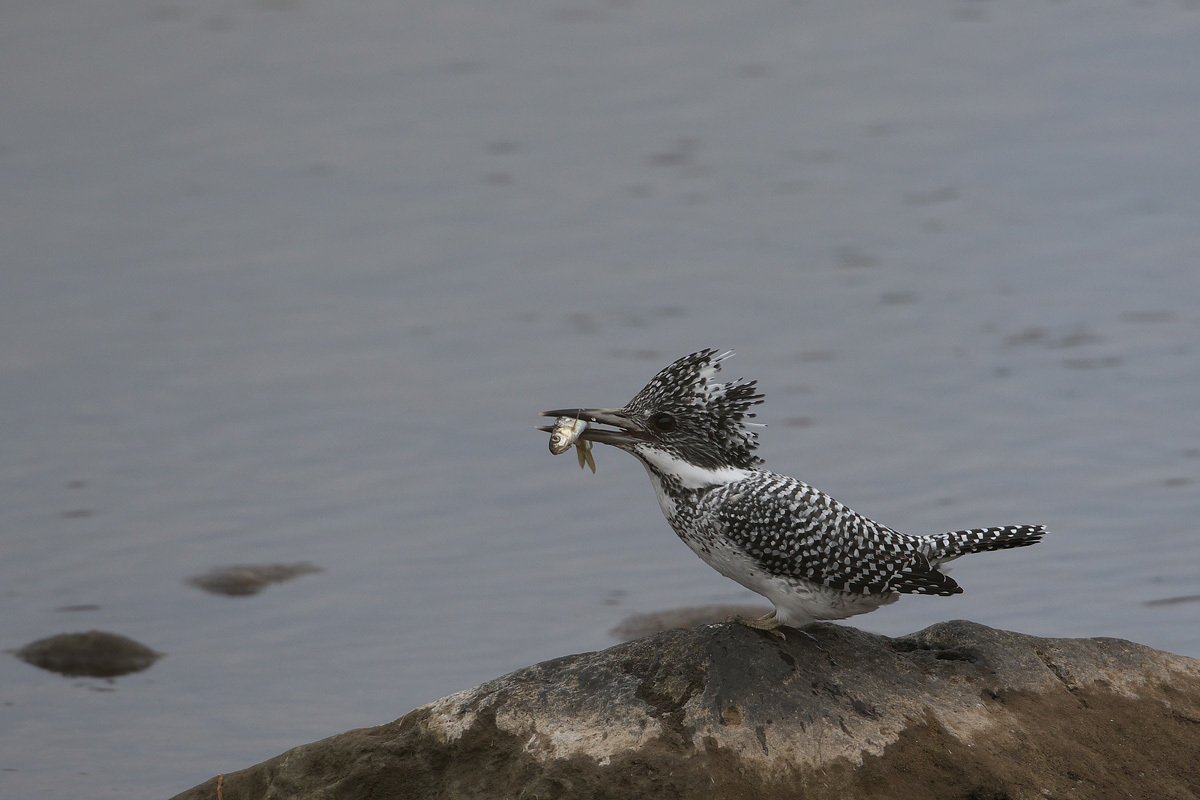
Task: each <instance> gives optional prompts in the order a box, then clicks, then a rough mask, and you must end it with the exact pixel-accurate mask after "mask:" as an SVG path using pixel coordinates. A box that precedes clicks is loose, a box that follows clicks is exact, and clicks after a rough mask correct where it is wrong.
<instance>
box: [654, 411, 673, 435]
mask: <svg viewBox="0 0 1200 800" xmlns="http://www.w3.org/2000/svg"><path fill="white" fill-rule="evenodd" d="M650 424H651V425H653V426H654V427H655V428H657V429H658V430H660V431H663V432H664V433H668V432H670V431H673V430H675V418H674V417H672V416H671V415H670V414H655V415H654V416H653V417H651V418H650Z"/></svg>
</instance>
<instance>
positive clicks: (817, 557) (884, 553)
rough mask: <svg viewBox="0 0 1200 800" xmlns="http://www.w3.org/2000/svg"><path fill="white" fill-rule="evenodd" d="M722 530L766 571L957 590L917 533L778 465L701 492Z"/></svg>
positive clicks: (876, 589) (835, 582)
mask: <svg viewBox="0 0 1200 800" xmlns="http://www.w3.org/2000/svg"><path fill="white" fill-rule="evenodd" d="M703 504H704V505H705V506H707V507H708V512H709V514H710V515H711V517H710V518H711V519H712V520H713V524H714V525H716V526H717V527H718V528H720V533H721V534H722V535H723V536H724V537H726V538H727V539H728V540H729V541H730V542H732V543H733V544H734V545H735V546H737V547H738V548H739V549H740V550H742V552H744V553H745V554H746V555H747V556H749V557H750V558H751V559H753V560H754V561H755V562H757V563H758V564H759V566H761V567H762V568H763V569H764V570H765V571H767V572H769V573H770V574H773V575H784V576H789V577H796V578H804V579H807V580H810V581H812V582H814V583H819V584H822V585H825V586H828V587H830V588H832V589H837V590H839V591H844V592H853V593H856V594H880V593H883V592H903V593H918V594H957V593H959V592H961V591H962V590H961V589H959V588H958V584H956V583H955V582H954V580H953V579H951V578H950V577H948V576H946V575H943V574H942V573H941V572H938V571H937V569H936V568H935V567H934V566H932V565H931V564H930V562H929V559H928V558H927V557H926V556H925V554H924V553H922V552H921V550H920V549H919V547H918V545H919V540H918V539H917V538H916V537H913V536H906V535H905V534H902V533H898V532H896V531H894V530H892V529H891V528H887V527H885V526H883V525H879V524H878V523H876V522H873V521H872V520H869V519H867V518H866V517H864V516H862V515H861V514H858V513H856V512H854V511H852V510H851V509H850V508H847V507H846V506H845V505H843V504H841V503H839V502H838V501H837V500H834V499H833V498H832V497H830V496H829V495H827V494H825V493H824V492H821V491H819V490H817V489H815V488H813V487H811V486H809V485H808V484H806V483H803V482H801V481H798V480H796V479H795V478H789V477H787V476H785V475H776V474H774V473H769V472H762V473H757V474H756V475H754V476H753V477H751V478H748V479H746V480H743V481H738V482H736V483H731V484H727V485H725V486H721V487H718V488H716V489H714V490H712V491H711V492H709V493H708V495H707V496H706V497H705V498H704V501H703Z"/></svg>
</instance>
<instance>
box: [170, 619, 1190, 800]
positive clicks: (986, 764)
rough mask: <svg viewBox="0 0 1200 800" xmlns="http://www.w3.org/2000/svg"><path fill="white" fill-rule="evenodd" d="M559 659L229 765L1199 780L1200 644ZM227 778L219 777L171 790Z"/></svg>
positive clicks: (325, 783)
mask: <svg viewBox="0 0 1200 800" xmlns="http://www.w3.org/2000/svg"><path fill="white" fill-rule="evenodd" d="M808 630H809V631H810V632H811V633H812V634H813V637H814V638H815V641H814V639H810V638H808V637H806V636H804V635H803V634H798V633H794V632H793V633H790V634H789V636H788V639H787V641H779V640H777V639H774V638H772V637H770V636H766V635H764V634H762V633H759V632H756V631H752V630H749V629H747V628H745V627H744V626H741V625H737V624H722V625H711V626H705V627H700V628H693V629H687V630H673V631H667V632H664V633H660V634H657V635H655V636H651V637H648V638H645V639H639V640H637V641H633V642H627V643H625V644H621V645H617V646H616V647H612V648H609V649H608V650H604V651H600V652H595V653H583V654H580V655H573V656H566V657H564V658H559V659H555V660H553V661H547V662H544V663H542V664H537V665H534V666H532V667H528V668H526V669H522V670H519V671H517V672H514V673H512V674H510V675H506V676H504V677H502V678H498V679H496V680H493V681H489V682H488V683H485V684H482V685H481V686H478V687H476V688H474V689H469V690H467V691H463V692H459V693H457V694H453V695H450V696H448V697H445V698H443V699H441V700H439V701H437V702H435V703H431V704H430V705H427V706H422V707H421V708H418V709H416V710H414V711H412V712H411V713H409V714H407V715H405V716H404V717H402V718H400V719H399V720H397V721H395V722H393V723H390V724H388V725H383V726H380V727H378V728H368V729H362V730H356V731H350V732H348V733H344V734H341V735H339V736H334V737H332V738H330V739H326V740H324V741H320V742H316V743H314V744H309V745H304V746H302V747H297V748H295V749H294V750H291V751H289V752H287V753H284V754H283V755H280V756H277V757H275V758H273V759H270V760H269V761H266V762H263V763H262V764H259V765H257V766H254V767H251V768H249V769H246V770H242V771H241V772H236V773H232V774H228V775H224V776H221V784H222V786H221V794H222V797H223V798H224V800H243V799H245V798H298V799H299V798H323V799H326V800H332V799H333V798H364V797H371V798H505V797H522V798H556V797H570V798H600V797H603V798H632V797H670V798H675V797H679V798H682V797H703V798H735V797H736V798H746V797H752V798H839V799H842V798H880V799H882V798H897V800H900V799H901V798H974V799H975V800H1001V799H1002V798H1012V799H1013V800H1016V799H1017V798H1039V799H1040V798H1047V797H1049V798H1109V797H1154V798H1194V797H1198V796H1200V661H1195V660H1192V659H1189V658H1184V657H1182V656H1176V655H1171V654H1169V653H1164V652H1161V651H1158V650H1153V649H1151V648H1148V647H1144V646H1142V645H1137V644H1133V643H1131V642H1127V641H1123V640H1120V639H1040V638H1036V637H1033V636H1026V635H1023V634H1018V633H1010V632H1007V631H999V630H994V629H991V628H987V627H985V626H982V625H977V624H974V623H970V622H961V621H959V622H948V623H942V624H939V625H934V626H933V627H931V628H927V629H926V630H923V631H920V632H918V633H915V634H911V635H909V636H904V637H901V638H897V639H889V638H887V637H884V636H877V635H873V634H869V633H864V632H862V631H859V630H857V629H855V628H850V627H842V626H837V625H817V626H812V627H811V628H809V629H808ZM215 797H217V779H216V778H214V779H212V780H210V781H208V782H206V783H204V784H202V785H200V786H197V787H196V788H194V789H191V790H190V791H187V792H184V793H183V794H181V795H179V796H178V798H177V800H199V798H205V800H211V798H215Z"/></svg>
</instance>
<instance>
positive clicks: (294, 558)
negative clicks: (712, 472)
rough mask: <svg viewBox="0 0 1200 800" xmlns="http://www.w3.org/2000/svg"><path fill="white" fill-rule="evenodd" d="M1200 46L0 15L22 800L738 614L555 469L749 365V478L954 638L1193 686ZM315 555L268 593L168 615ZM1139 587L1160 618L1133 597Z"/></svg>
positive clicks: (1023, 11)
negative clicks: (644, 619)
mask: <svg viewBox="0 0 1200 800" xmlns="http://www.w3.org/2000/svg"><path fill="white" fill-rule="evenodd" d="M1197 75H1200V11H1198V7H1197V4H1196V3H1195V2H1186V1H1183V2H1131V1H1130V0H1124V1H1123V2H1103V1H1102V2H1089V3H1083V2H1076V0H1067V1H1066V2H1051V1H1049V0H1036V1H1034V0H1017V1H1016V2H1010V3H991V2H985V1H983V0H904V2H882V1H881V0H861V1H860V0H852V1H851V2H845V3H830V4H818V3H803V2H785V1H784V0H754V1H753V2H748V3H737V4H730V3H726V2H716V1H715V0H713V1H708V0H687V1H686V2H684V1H683V0H665V1H664V2H656V3H647V2H635V1H632V0H607V1H604V2H601V1H596V2H593V1H591V0H512V2H506V3H494V2H487V1H486V0H454V2H447V3H404V2H379V1H378V0H374V1H372V0H347V1H346V2H341V3H336V4H320V3H312V2H307V0H218V2H209V3H201V2H196V1H195V0H111V2H106V3H85V2H79V0H61V1H60V2H52V3H46V2H28V1H26V2H11V3H7V4H5V6H4V8H3V9H2V10H0V93H2V108H3V113H2V114H0V237H2V241H3V251H2V255H0V419H2V432H0V515H2V517H0V619H2V620H3V622H2V624H0V649H10V650H11V649H15V648H18V647H20V646H21V645H23V644H25V643H27V642H29V641H31V640H34V639H38V638H41V637H45V636H49V635H52V634H56V633H61V632H66V631H74V630H89V629H93V628H98V629H103V630H111V631H114V632H116V633H120V634H124V635H127V636H131V637H134V638H135V639H137V640H139V641H142V642H144V643H146V644H147V645H149V646H150V647H152V648H154V649H156V650H159V651H162V652H165V653H167V656H166V657H165V658H164V659H162V660H161V661H159V662H158V663H157V664H155V665H154V666H153V667H152V668H151V669H149V670H148V671H145V672H142V673H137V674H135V675H130V676H127V677H124V678H118V679H116V680H115V681H112V682H106V681H102V680H93V679H80V678H73V679H68V678H63V677H60V676H57V675H54V674H51V673H47V672H42V671H39V670H37V669H34V668H33V667H31V666H29V665H27V664H25V663H22V662H21V661H18V660H17V659H15V658H11V657H7V658H4V659H0V702H2V705H0V795H3V796H7V797H17V796H38V797H43V798H56V797H62V798H67V797H72V798H73V797H93V798H107V797H113V798H116V797H127V796H146V797H149V796H166V795H170V794H174V793H175V792H177V791H181V790H183V789H185V788H188V787H189V786H192V785H194V784H196V783H198V782H200V781H202V780H204V779H206V778H208V777H210V776H212V775H214V774H216V773H218V772H228V771H233V770H236V769H239V768H242V767H245V766H248V765H250V764H252V763H255V762H257V761H260V760H262V759H265V758H267V757H270V756H273V755H275V754H277V753H279V752H282V751H283V750H285V749H287V748H289V747H292V746H295V745H298V744H302V743H305V742H309V741H312V740H315V739H319V738H322V737H325V736H329V735H332V734H335V733H338V732H340V731H343V730H346V729H349V728H354V727H363V726H370V725H377V724H381V723H384V722H387V721H390V720H392V719H394V718H396V717H399V716H400V715H402V714H403V713H405V712H407V711H408V710H410V709H411V708H413V707H415V706H417V705H419V704H422V703H425V702H428V701H431V700H433V699H436V698H438V697H440V696H442V695H445V694H447V693H449V692H452V691H456V690H458V689H463V688H466V687H469V686H472V685H475V684H477V683H479V682H482V681H484V680H486V679H489V678H491V677H495V676H497V675H500V674H502V673H504V672H507V671H510V670H513V669H516V668H519V667H522V666H525V665H527V664H530V663H533V662H536V661H540V660H544V659H547V658H551V657H554V656H559V655H563V654H566V653H571V652H578V651H583V650H591V649H597V648H602V647H606V646H609V645H610V644H612V643H613V642H614V639H613V638H612V636H611V635H610V634H609V631H610V629H612V628H613V627H614V626H615V625H617V624H618V623H619V622H620V621H621V620H622V619H624V618H625V617H627V616H629V615H631V614H635V613H642V612H652V611H660V610H663V609H669V608H675V607H679V606H689V605H703V604H708V603H726V602H728V603H745V602H752V601H753V600H754V599H755V598H754V596H753V595H751V594H749V593H748V592H745V591H743V590H741V589H740V588H739V587H738V586H736V585H735V584H733V583H731V582H729V581H727V580H725V579H723V578H721V577H720V576H719V575H717V574H716V573H715V572H712V571H711V570H709V569H708V568H707V567H706V566H704V565H703V564H702V563H701V562H700V561H699V560H698V559H696V558H695V557H694V556H693V555H692V554H691V553H690V552H688V551H687V549H686V548H684V547H683V546H682V545H681V544H680V543H679V542H678V541H677V540H676V539H675V537H674V535H673V534H672V533H671V531H670V529H669V528H668V527H667V525H666V523H665V521H664V520H663V519H662V517H661V514H660V512H659V510H658V508H657V504H656V503H655V501H654V498H653V493H652V491H651V489H650V486H649V482H648V481H647V480H646V477H645V474H644V473H643V471H642V469H641V468H640V466H638V465H637V463H636V462H634V461H633V460H632V459H630V458H629V457H628V456H625V455H624V454H622V453H619V452H617V451H614V450H611V449H608V450H606V449H597V451H596V460H597V464H598V467H599V472H598V474H596V475H595V476H593V475H591V474H590V473H583V472H580V470H579V469H578V468H577V465H576V463H575V459H574V458H573V457H565V458H553V457H551V456H550V455H549V453H548V452H547V449H546V436H545V435H544V434H541V433H538V432H536V431H535V430H534V426H535V425H537V424H540V423H541V420H539V419H538V418H537V417H536V414H537V412H538V411H541V410H543V409H546V408H557V407H561V406H570V405H580V404H582V405H618V404H621V403H624V402H625V401H626V400H628V399H629V397H631V396H632V395H633V394H634V392H635V391H637V389H638V388H640V387H641V386H642V384H643V383H644V382H645V381H646V380H647V379H648V378H649V377H650V376H651V375H653V374H654V373H655V372H656V371H657V370H658V369H660V368H661V367H663V366H665V365H666V364H667V363H669V362H670V361H671V360H673V359H674V358H676V357H678V356H680V355H683V354H685V353H688V352H691V351H693V350H697V349H700V348H703V347H721V348H725V347H732V348H736V349H737V350H738V352H739V354H738V356H737V357H736V358H734V359H733V360H732V361H730V362H728V367H727V374H728V375H729V377H737V376H738V375H742V376H745V377H747V378H757V379H758V380H759V381H760V386H761V388H762V389H763V390H764V391H765V392H766V395H767V403H766V405H764V406H763V407H762V408H761V413H760V421H763V422H766V423H767V424H768V425H769V426H770V427H768V428H767V429H766V430H765V431H763V433H762V441H763V445H762V454H763V455H764V457H765V458H766V459H767V463H768V466H770V467H772V468H773V469H776V470H778V471H781V472H785V473H788V474H791V475H795V476H798V477H801V478H803V479H804V480H806V481H808V482H810V483H813V484H815V485H816V486H818V487H820V488H822V489H825V490H826V491H828V492H829V493H831V494H833V495H834V496H835V497H837V498H838V499H840V500H842V501H843V502H846V503H848V504H849V505H850V506H852V507H853V508H855V509H856V510H858V511H861V512H863V513H865V514H867V515H869V516H872V517H874V518H876V519H878V520H880V521H882V522H884V523H886V524H889V525H891V526H893V527H896V528H898V529H900V530H904V531H909V532H937V531H942V530H949V529H955V528H963V527H969V526H977V525H989V524H1001V523H1026V522H1042V523H1045V524H1047V525H1048V526H1049V527H1050V530H1051V535H1050V536H1049V537H1048V538H1047V539H1046V541H1045V542H1044V543H1043V544H1041V545H1039V546H1038V547H1036V548H1033V549H1029V550H1020V551H1012V552H1006V553H996V554H992V555H989V556H987V557H978V558H975V559H969V560H965V561H962V562H958V563H957V564H956V567H955V572H954V574H955V577H956V579H957V580H958V581H959V582H960V583H961V584H962V585H963V586H964V587H965V589H966V593H965V594H963V595H961V596H958V597H954V598H916V597H910V598H906V599H905V600H904V601H902V602H900V603H898V604H896V605H893V606H890V607H888V608H885V609H883V610H881V611H879V612H877V613H875V614H872V615H871V616H869V617H860V618H857V619H856V620H854V621H853V622H854V624H856V625H858V626H860V627H862V628H865V629H868V630H874V631H880V632H884V633H888V634H902V633H906V632H910V631H913V630H917V629H920V628H922V627H925V626H927V625H929V624H932V623H934V622H937V621H940V620H945V619H953V618H968V619H972V620H976V621H979V622H982V623H986V624H988V625H993V626H998V627H1004V628H1010V629H1015V630H1019V631H1024V632H1027V633H1032V634H1038V635H1045V636H1119V637H1126V638H1130V639H1134V640H1137V641H1139V642H1143V643H1146V644H1149V645H1152V646H1154V647H1158V648H1163V649H1166V650H1170V651H1173V652H1176V653H1182V654H1186V655H1191V656H1200V627H1198V626H1197V617H1198V612H1200V603H1197V602H1189V601H1186V600H1185V601H1180V602H1170V603H1157V604H1155V602H1154V601H1163V600H1170V599H1174V598H1184V597H1188V596H1191V595H1196V594H1200V566H1198V565H1200V537H1198V536H1197V531H1196V520H1197V518H1198V517H1200V503H1198V502H1197V494H1196V488H1197V485H1198V484H1197V481H1198V480H1200V430H1198V422H1197V420H1198V418H1200V362H1198V359H1197V356H1198V354H1200V310H1198V309H1200V276H1198V273H1197V266H1198V265H1200V225H1198V224H1197V221H1198V220H1200V192H1197V187H1198V186H1200V148H1197V146H1196V132H1197V131H1198V130H1200V81H1197V80H1196V76H1197ZM300 561H307V562H311V563H312V564H314V565H316V566H318V567H320V568H321V569H322V571H321V572H320V573H317V574H309V575H304V576H303V577H299V578H297V579H296V580H293V581H290V582H287V583H283V584H279V585H276V586H271V587H269V588H267V589H265V590H264V591H263V592H261V593H260V594H257V595H254V596H252V597H237V598H231V597H224V596H218V595H213V594H206V593H204V592H202V591H200V590H199V589H198V588H196V587H195V586H193V585H190V584H188V583H187V582H186V580H187V578H188V577H190V576H195V575H197V574H199V573H203V572H205V571H206V570H208V569H209V568H211V567H214V566H221V565H227V564H245V563H293V562H300ZM1147 603H1150V605H1147Z"/></svg>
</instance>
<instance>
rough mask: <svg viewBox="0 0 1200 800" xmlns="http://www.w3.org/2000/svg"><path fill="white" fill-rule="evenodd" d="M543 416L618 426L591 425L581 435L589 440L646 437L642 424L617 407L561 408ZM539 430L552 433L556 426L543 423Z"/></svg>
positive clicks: (611, 441) (617, 441) (622, 440)
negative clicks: (595, 426) (599, 426)
mask: <svg viewBox="0 0 1200 800" xmlns="http://www.w3.org/2000/svg"><path fill="white" fill-rule="evenodd" d="M541 416H543V417H554V418H555V419H557V418H558V417H570V418H571V419H582V420H585V421H586V422H590V423H592V424H594V425H611V426H612V427H613V428H616V430H612V429H610V428H591V427H589V428H588V429H587V430H585V431H584V432H583V433H582V434H580V436H579V438H580V439H584V440H586V441H589V442H599V443H600V444H612V445H616V444H623V443H626V442H631V441H637V440H640V439H644V438H646V437H645V435H644V432H643V429H642V426H641V425H639V424H637V423H636V422H634V421H633V420H632V419H631V418H630V417H629V416H627V415H626V414H625V413H624V412H623V411H621V410H620V409H617V408H559V409H555V410H553V411H543V412H542V413H541ZM538 430H539V431H545V432H547V433H551V432H553V431H554V426H553V425H543V426H541V427H539V428H538Z"/></svg>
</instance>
